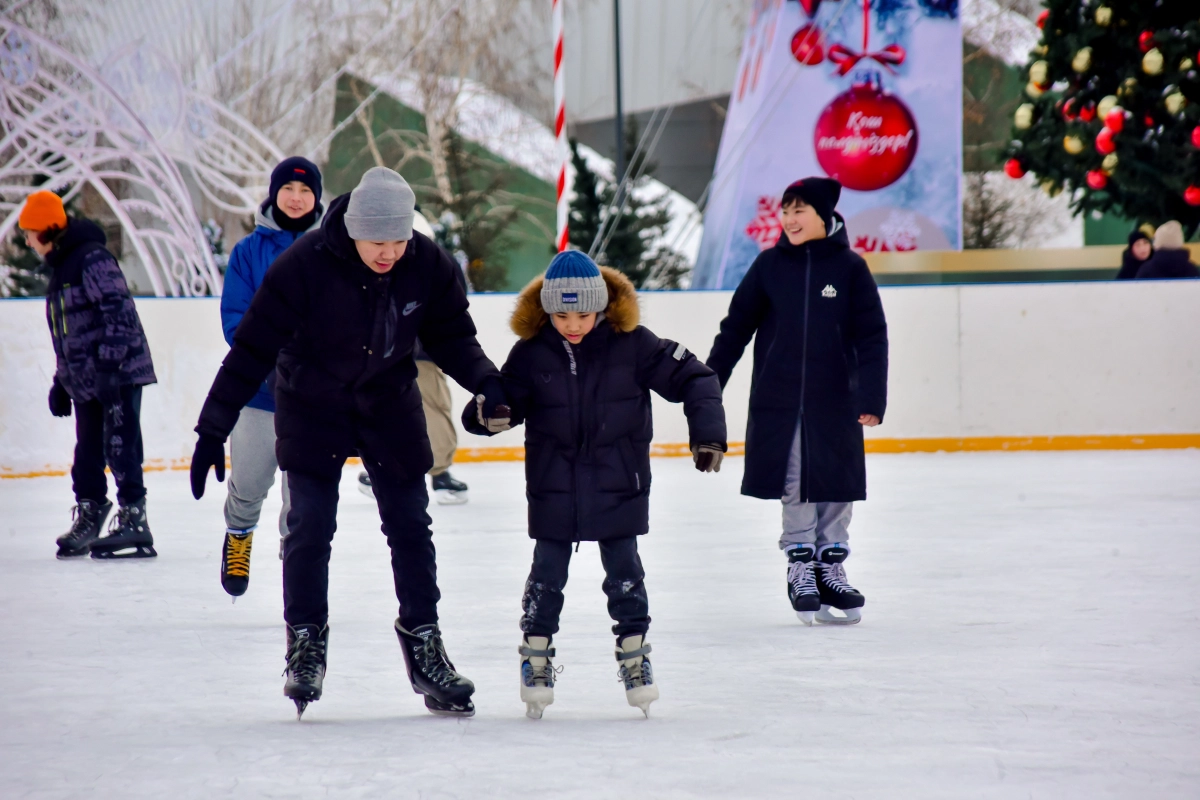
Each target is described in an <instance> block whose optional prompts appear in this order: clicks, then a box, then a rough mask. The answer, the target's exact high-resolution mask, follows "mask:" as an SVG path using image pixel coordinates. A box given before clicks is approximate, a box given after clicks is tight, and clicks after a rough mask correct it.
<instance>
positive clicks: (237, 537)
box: [221, 528, 254, 603]
mask: <svg viewBox="0 0 1200 800" xmlns="http://www.w3.org/2000/svg"><path fill="white" fill-rule="evenodd" d="M253 544H254V529H253V528H248V529H246V530H244V531H236V530H227V531H225V546H224V547H223V548H222V550H221V588H222V589H224V590H225V592H226V594H229V595H232V596H233V601H234V602H235V603H236V602H237V599H238V598H239V597H241V596H242V595H244V594H245V593H246V588H247V587H248V586H249V585H250V548H251V547H252V546H253Z"/></svg>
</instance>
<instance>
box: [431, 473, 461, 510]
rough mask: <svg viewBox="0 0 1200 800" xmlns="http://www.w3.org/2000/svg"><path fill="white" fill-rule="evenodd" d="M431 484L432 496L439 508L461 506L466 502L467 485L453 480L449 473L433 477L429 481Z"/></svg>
mask: <svg viewBox="0 0 1200 800" xmlns="http://www.w3.org/2000/svg"><path fill="white" fill-rule="evenodd" d="M430 482H431V483H432V484H433V496H434V497H435V498H436V499H437V502H438V505H441V506H461V505H462V504H463V503H465V502H467V485H466V484H465V483H463V482H462V481H458V480H455V479H454V478H453V476H451V475H450V473H449V472H443V473H441V474H440V475H434V476H433V478H432V479H431V481H430Z"/></svg>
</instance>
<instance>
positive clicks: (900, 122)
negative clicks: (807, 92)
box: [813, 82, 917, 192]
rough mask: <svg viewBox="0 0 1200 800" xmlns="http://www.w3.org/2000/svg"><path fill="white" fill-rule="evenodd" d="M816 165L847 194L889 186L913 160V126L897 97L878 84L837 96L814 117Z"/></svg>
mask: <svg viewBox="0 0 1200 800" xmlns="http://www.w3.org/2000/svg"><path fill="white" fill-rule="evenodd" d="M813 143H814V145H815V147H816V151H817V162H818V163H819V164H820V165H821V169H823V170H825V173H826V174H827V175H829V176H830V177H831V178H836V179H837V180H839V181H841V182H842V185H843V186H845V187H846V188H847V189H854V190H855V191H860V192H869V191H874V190H876V189H882V188H883V187H885V186H890V185H891V184H893V183H895V182H896V181H897V180H899V179H900V176H901V175H903V174H904V173H905V172H907V171H908V168H909V167H910V166H911V165H912V162H913V158H914V157H915V156H916V155H917V121H916V120H915V119H914V118H913V115H912V112H911V111H909V110H908V106H906V105H905V104H904V101H902V100H901V99H900V98H898V97H896V96H895V95H893V94H890V93H889V92H886V91H884V90H883V89H882V88H881V87H880V86H879V85H878V84H877V83H874V82H869V83H859V84H855V85H854V86H851V87H850V88H849V89H847V90H846V91H845V92H843V93H842V94H840V95H838V96H837V97H835V98H834V99H833V101H832V102H831V103H830V104H829V105H827V106H826V107H825V110H824V111H822V112H821V115H820V117H818V118H817V126H816V128H815V130H814V131H813Z"/></svg>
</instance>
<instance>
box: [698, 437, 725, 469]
mask: <svg viewBox="0 0 1200 800" xmlns="http://www.w3.org/2000/svg"><path fill="white" fill-rule="evenodd" d="M724 459H725V445H721V444H695V445H692V461H694V462H695V464H696V469H698V470H700V471H701V472H720V471H721V462H722V461H723V460H724Z"/></svg>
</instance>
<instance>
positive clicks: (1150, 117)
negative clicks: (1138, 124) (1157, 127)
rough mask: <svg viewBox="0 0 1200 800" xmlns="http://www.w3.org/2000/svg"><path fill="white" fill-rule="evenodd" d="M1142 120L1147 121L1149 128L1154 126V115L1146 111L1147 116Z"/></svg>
mask: <svg viewBox="0 0 1200 800" xmlns="http://www.w3.org/2000/svg"><path fill="white" fill-rule="evenodd" d="M1142 122H1144V123H1146V127H1147V128H1153V127H1154V115H1153V114H1151V113H1149V112H1146V116H1144V117H1142Z"/></svg>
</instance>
